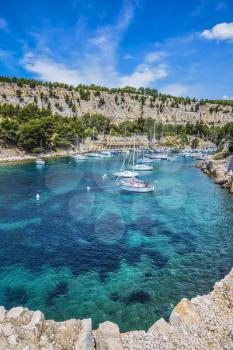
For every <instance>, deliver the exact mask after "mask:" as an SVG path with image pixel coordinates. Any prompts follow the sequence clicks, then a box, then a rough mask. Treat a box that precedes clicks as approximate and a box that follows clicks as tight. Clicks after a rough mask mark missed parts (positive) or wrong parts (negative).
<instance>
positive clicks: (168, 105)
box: [0, 82, 233, 125]
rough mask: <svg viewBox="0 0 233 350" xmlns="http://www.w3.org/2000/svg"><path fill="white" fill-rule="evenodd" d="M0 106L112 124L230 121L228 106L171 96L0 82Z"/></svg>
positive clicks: (223, 122)
mask: <svg viewBox="0 0 233 350" xmlns="http://www.w3.org/2000/svg"><path fill="white" fill-rule="evenodd" d="M3 103H8V104H12V105H20V106H22V107H23V106H26V105H28V104H30V103H34V104H37V105H38V107H39V108H42V107H48V106H50V108H51V111H52V112H53V113H59V114H61V115H63V116H73V115H79V116H80V115H83V114H85V113H87V112H90V113H101V114H103V115H105V116H106V117H109V118H110V119H111V120H112V121H115V122H116V123H117V122H120V121H124V120H134V119H136V118H139V117H145V118H148V117H151V118H153V119H156V121H157V122H162V123H172V124H174V123H178V124H184V123H187V122H190V123H192V124H193V123H196V122H198V121H199V122H203V123H206V124H210V125H223V124H226V123H228V122H232V121H233V108H232V107H231V106H224V105H218V104H210V103H205V104H200V103H199V102H193V101H191V102H190V103H185V102H184V103H179V104H178V103H176V102H175V101H174V99H173V98H172V97H170V98H167V99H166V100H164V99H162V98H160V97H159V96H158V97H156V98H154V97H152V96H149V95H145V96H142V95H140V94H130V93H111V92H106V91H101V92H99V93H97V92H96V91H90V93H89V94H88V95H87V96H82V94H80V92H79V91H78V90H76V89H73V90H72V89H71V90H70V89H64V88H60V87H57V88H50V87H46V86H35V87H30V86H29V85H23V86H18V85H17V84H16V83H3V82H0V104H3Z"/></svg>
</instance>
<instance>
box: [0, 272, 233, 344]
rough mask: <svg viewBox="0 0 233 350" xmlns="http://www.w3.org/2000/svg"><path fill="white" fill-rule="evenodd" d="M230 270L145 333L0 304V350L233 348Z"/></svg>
mask: <svg viewBox="0 0 233 350" xmlns="http://www.w3.org/2000/svg"><path fill="white" fill-rule="evenodd" d="M232 319H233V269H231V271H230V272H229V273H228V274H227V275H226V276H225V277H224V278H223V279H222V280H221V281H219V282H216V283H215V284H214V287H213V290H212V291H211V292H210V293H208V294H205V295H202V296H199V295H198V296H196V297H194V298H192V299H191V300H189V299H186V298H183V299H182V300H181V301H180V302H179V303H178V304H177V305H176V306H175V308H174V309H173V310H172V312H171V315H170V319H169V322H166V321H165V320H164V319H163V318H161V319H159V320H158V321H156V322H155V323H154V324H153V325H152V326H151V327H150V328H149V329H148V330H147V331H142V330H134V331H133V330H132V331H129V332H127V333H120V330H119V327H118V325H117V324H114V323H112V322H109V321H106V322H104V323H101V324H99V327H98V329H97V330H93V329H92V320H91V319H84V320H79V319H70V320H67V321H64V322H55V321H53V320H46V319H45V316H44V314H43V313H42V312H40V311H31V310H29V309H27V308H23V307H21V306H19V307H14V308H12V309H10V310H6V309H5V308H4V307H3V306H0V349H4V350H16V349H18V350H29V349H34V350H48V349H54V350H55V349H66V350H142V349H143V350H154V349H157V350H168V349H174V350H175V349H182V350H195V349H199V350H207V349H216V350H217V349H225V350H231V349H232V348H233V328H232V326H233V324H232Z"/></svg>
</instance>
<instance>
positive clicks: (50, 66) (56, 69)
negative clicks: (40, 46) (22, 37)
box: [22, 53, 81, 85]
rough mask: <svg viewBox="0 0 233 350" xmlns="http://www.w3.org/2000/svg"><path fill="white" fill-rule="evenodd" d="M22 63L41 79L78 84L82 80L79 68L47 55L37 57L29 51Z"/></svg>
mask: <svg viewBox="0 0 233 350" xmlns="http://www.w3.org/2000/svg"><path fill="white" fill-rule="evenodd" d="M22 63H23V65H24V67H25V69H26V70H27V71H28V72H31V73H35V74H36V75H37V76H38V78H39V79H41V80H47V81H59V82H63V83H67V84H72V85H78V84H79V83H80V82H81V81H80V79H79V76H78V71H77V70H75V69H70V68H67V67H66V66H65V65H63V64H59V63H56V62H54V61H53V60H52V59H49V58H46V57H35V56H34V55H33V54H31V53H28V54H26V55H25V56H24V59H23V60H22Z"/></svg>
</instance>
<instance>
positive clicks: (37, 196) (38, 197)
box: [36, 193, 40, 201]
mask: <svg viewBox="0 0 233 350" xmlns="http://www.w3.org/2000/svg"><path fill="white" fill-rule="evenodd" d="M39 199H40V195H39V193H37V194H36V200H37V201H38V200H39Z"/></svg>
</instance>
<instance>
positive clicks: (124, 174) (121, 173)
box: [113, 170, 139, 178]
mask: <svg viewBox="0 0 233 350" xmlns="http://www.w3.org/2000/svg"><path fill="white" fill-rule="evenodd" d="M113 175H114V176H116V177H126V178H130V177H135V176H138V175H139V173H138V172H136V171H131V170H124V171H119V172H116V173H113Z"/></svg>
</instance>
